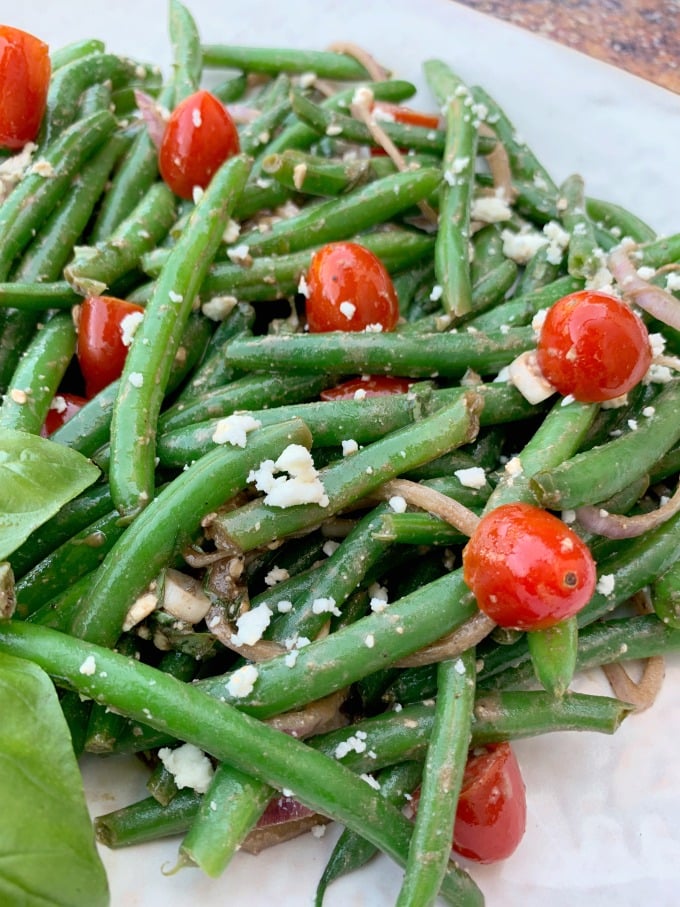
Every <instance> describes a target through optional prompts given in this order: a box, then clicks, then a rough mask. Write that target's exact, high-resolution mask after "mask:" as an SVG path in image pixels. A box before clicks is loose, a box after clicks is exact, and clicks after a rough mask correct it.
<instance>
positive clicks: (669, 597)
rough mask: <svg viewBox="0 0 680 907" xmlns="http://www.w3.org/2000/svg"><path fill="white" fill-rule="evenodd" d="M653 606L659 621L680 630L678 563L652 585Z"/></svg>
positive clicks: (679, 570)
mask: <svg viewBox="0 0 680 907" xmlns="http://www.w3.org/2000/svg"><path fill="white" fill-rule="evenodd" d="M651 593H652V605H653V607H654V612H655V614H656V616H657V617H658V618H659V620H661V621H663V622H664V624H666V625H667V626H668V627H672V628H673V629H674V630H678V629H680V563H679V562H678V561H676V562H675V563H674V564H672V565H671V566H670V567H669V568H668V570H666V572H665V573H663V574H662V575H661V576H660V577H659V578H658V579H657V580H656V581H655V582H653V583H652V588H651Z"/></svg>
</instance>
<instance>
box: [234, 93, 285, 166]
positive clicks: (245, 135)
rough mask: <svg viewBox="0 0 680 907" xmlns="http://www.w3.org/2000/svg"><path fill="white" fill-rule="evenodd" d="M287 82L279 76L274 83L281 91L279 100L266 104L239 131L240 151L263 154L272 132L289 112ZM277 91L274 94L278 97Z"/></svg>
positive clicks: (255, 154) (254, 154) (256, 154)
mask: <svg viewBox="0 0 680 907" xmlns="http://www.w3.org/2000/svg"><path fill="white" fill-rule="evenodd" d="M289 84H290V83H289V82H288V80H287V79H285V78H284V77H282V76H279V77H278V79H277V80H276V81H275V83H274V85H276V86H281V88H282V89H283V92H281V94H282V96H281V97H280V98H279V100H278V101H277V102H276V103H274V104H271V105H268V106H267V109H266V110H263V111H262V112H261V113H260V115H259V116H257V117H255V119H254V120H253V121H252V122H251V123H248V125H247V126H244V128H243V129H242V130H241V131H240V133H239V140H240V144H241V151H242V152H243V153H244V154H251V155H253V156H254V157H255V156H258V155H260V154H263V153H264V151H265V150H266V148H267V145H268V144H269V140H270V138H271V135H272V133H273V132H275V131H276V130H277V129H278V128H279V126H281V124H282V123H283V122H284V121H285V120H286V118H287V117H288V115H289V114H290V109H291V107H290V98H289V97H288V89H289ZM278 95H279V92H277V94H276V96H277V97H278Z"/></svg>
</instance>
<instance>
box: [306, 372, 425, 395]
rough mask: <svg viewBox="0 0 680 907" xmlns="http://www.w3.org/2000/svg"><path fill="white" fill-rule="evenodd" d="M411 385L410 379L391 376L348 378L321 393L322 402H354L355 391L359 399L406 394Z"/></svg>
mask: <svg viewBox="0 0 680 907" xmlns="http://www.w3.org/2000/svg"><path fill="white" fill-rule="evenodd" d="M412 384H413V381H412V380H411V379H410V378H394V377H392V376H391V375H368V376H366V377H363V376H362V377H360V378H350V380H349V381H343V383H342V384H337V385H336V386H335V387H327V388H326V390H323V391H321V393H320V394H319V397H320V398H321V399H322V400H354V399H355V394H356V392H357V391H360V392H361V391H363V392H364V393H363V394H361V393H360V394H359V396H360V397H388V396H391V395H392V394H406V393H408V390H409V388H410V387H411V385H412Z"/></svg>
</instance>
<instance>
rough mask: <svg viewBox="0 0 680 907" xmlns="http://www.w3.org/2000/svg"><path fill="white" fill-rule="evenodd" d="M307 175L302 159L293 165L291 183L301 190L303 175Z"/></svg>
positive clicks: (305, 165)
mask: <svg viewBox="0 0 680 907" xmlns="http://www.w3.org/2000/svg"><path fill="white" fill-rule="evenodd" d="M306 176H307V164H305V162H304V161H302V162H301V163H300V164H296V165H295V167H293V185H294V186H295V188H296V189H297V190H298V192H299V191H301V190H302V187H303V185H304V183H305V177H306Z"/></svg>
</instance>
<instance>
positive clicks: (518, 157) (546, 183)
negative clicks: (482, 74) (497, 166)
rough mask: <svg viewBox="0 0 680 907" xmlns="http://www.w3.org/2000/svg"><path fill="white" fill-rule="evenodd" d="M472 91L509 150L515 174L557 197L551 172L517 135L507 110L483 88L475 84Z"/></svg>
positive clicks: (487, 121)
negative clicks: (506, 112)
mask: <svg viewBox="0 0 680 907" xmlns="http://www.w3.org/2000/svg"><path fill="white" fill-rule="evenodd" d="M471 92H472V96H473V98H474V99H475V101H476V102H477V103H478V104H481V105H483V107H484V108H486V116H485V121H486V123H487V124H488V125H489V126H490V127H491V129H493V131H494V132H495V133H496V135H497V136H498V138H499V140H500V141H501V142H502V144H503V147H504V148H505V150H506V151H507V154H508V157H509V159H510V166H511V169H512V173H513V176H514V177H521V178H522V179H524V180H527V181H528V182H529V183H534V184H535V185H537V186H539V188H541V189H542V190H544V191H546V192H548V193H550V194H552V195H554V196H555V197H557V192H558V190H557V186H556V185H555V183H554V182H553V180H552V179H551V177H550V174H549V173H548V172H547V170H546V169H545V168H544V167H543V166H542V165H541V164H540V163H539V161H538V159H537V158H536V156H535V155H534V153H533V152H532V150H531V149H530V148H529V146H528V145H527V144H526V142H524V141H522V140H521V139H520V138H519V137H518V136H517V133H516V131H515V127H514V126H513V124H512V123H511V122H510V120H509V119H508V117H507V115H506V114H505V112H504V111H503V110H502V109H501V108H500V107H499V105H498V104H497V103H496V102H495V101H494V99H493V98H492V97H491V96H490V95H489V94H487V92H486V91H484V89H483V88H479V87H478V86H477V85H475V86H473V87H472V88H471Z"/></svg>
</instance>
